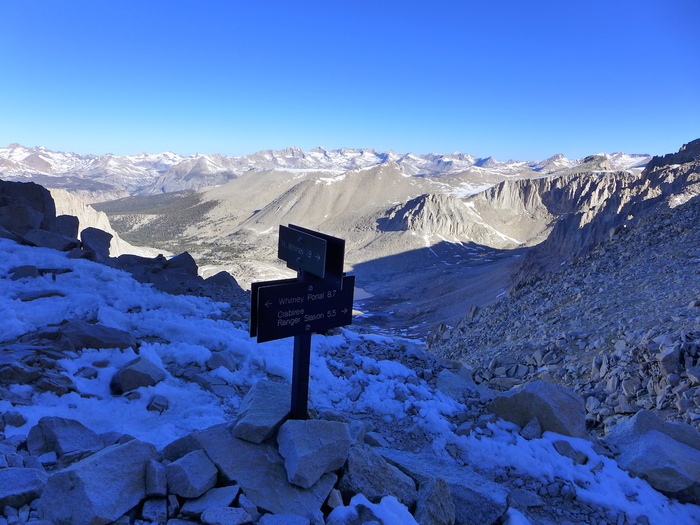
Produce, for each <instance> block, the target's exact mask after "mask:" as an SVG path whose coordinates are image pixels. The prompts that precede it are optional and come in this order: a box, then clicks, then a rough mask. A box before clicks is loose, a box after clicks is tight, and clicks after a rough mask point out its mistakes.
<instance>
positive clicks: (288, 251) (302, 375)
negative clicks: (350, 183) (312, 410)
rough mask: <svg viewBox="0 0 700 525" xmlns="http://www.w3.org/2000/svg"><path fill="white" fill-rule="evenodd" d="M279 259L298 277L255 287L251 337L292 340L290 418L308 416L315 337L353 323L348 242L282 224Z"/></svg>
mask: <svg viewBox="0 0 700 525" xmlns="http://www.w3.org/2000/svg"><path fill="white" fill-rule="evenodd" d="M277 256H278V257H279V258H280V259H282V260H283V261H286V262H287V266H288V267H289V268H292V269H294V270H296V271H297V278H296V279H282V280H278V281H264V282H258V283H253V284H252V286H251V305H250V336H251V337H257V338H258V343H264V342H266V341H273V340H275V339H282V338H284V337H291V336H294V362H293V364H292V404H291V411H290V417H291V418H292V419H306V418H308V409H307V405H308V398H309V366H310V358H311V334H312V333H316V332H325V331H326V330H329V329H331V328H336V327H338V326H345V325H348V324H351V323H352V300H353V293H354V289H355V276H353V275H349V276H348V275H345V274H344V273H343V264H344V258H345V241H344V240H343V239H339V238H338V237H332V236H330V235H326V234H323V233H320V232H316V231H313V230H307V229H306V228H302V227H301V226H295V225H293V224H290V225H289V226H282V225H280V233H279V244H278V246H277Z"/></svg>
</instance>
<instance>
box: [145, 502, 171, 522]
mask: <svg viewBox="0 0 700 525" xmlns="http://www.w3.org/2000/svg"><path fill="white" fill-rule="evenodd" d="M141 517H142V518H143V519H144V520H147V521H152V522H155V523H165V521H166V520H167V519H168V500H167V498H150V499H147V500H146V501H144V502H143V508H142V509H141Z"/></svg>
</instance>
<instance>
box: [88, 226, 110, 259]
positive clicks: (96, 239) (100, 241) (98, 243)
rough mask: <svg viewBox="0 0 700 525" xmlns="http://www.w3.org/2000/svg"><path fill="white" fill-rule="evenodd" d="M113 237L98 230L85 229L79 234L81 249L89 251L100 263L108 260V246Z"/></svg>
mask: <svg viewBox="0 0 700 525" xmlns="http://www.w3.org/2000/svg"><path fill="white" fill-rule="evenodd" d="M113 237H114V236H113V235H112V234H111V233H107V232H106V231H104V230H100V229H99V228H85V229H84V230H83V231H82V232H80V240H81V241H82V243H83V249H85V250H91V251H92V252H94V254H95V259H96V260H97V261H100V262H104V261H107V260H109V245H110V244H111V242H112V238H113Z"/></svg>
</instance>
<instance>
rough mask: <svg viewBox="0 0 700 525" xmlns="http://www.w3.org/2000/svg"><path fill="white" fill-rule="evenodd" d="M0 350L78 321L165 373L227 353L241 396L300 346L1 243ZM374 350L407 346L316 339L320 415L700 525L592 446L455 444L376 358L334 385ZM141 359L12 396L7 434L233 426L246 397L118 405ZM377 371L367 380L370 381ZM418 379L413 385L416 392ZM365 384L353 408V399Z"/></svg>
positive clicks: (194, 301)
mask: <svg viewBox="0 0 700 525" xmlns="http://www.w3.org/2000/svg"><path fill="white" fill-rule="evenodd" d="M0 254H2V255H1V256H0V342H1V343H8V342H11V341H14V340H15V339H16V338H17V337H19V336H21V335H23V334H25V333H27V332H31V331H35V330H39V329H42V328H45V327H46V326H48V325H53V324H58V323H61V322H62V321H63V320H65V319H71V318H80V319H84V320H88V321H97V322H99V323H102V324H104V325H106V326H109V327H114V328H118V329H121V330H127V331H129V332H131V333H133V334H134V335H135V336H136V337H137V338H138V339H139V340H141V341H142V344H141V346H140V349H139V353H140V355H143V356H145V357H147V358H148V359H149V360H151V361H153V362H154V363H156V364H157V365H159V366H160V367H162V368H163V370H166V372H167V369H166V365H168V364H170V365H172V364H177V365H180V366H187V365H188V364H191V363H192V364H200V365H201V364H203V363H205V362H206V361H207V360H208V358H209V357H210V356H211V353H212V351H223V352H230V353H231V354H233V355H234V356H235V358H236V360H237V362H238V364H239V367H238V369H237V370H236V371H230V370H228V369H226V368H223V367H222V368H219V369H217V370H215V371H214V372H212V373H213V374H214V375H215V376H216V377H218V378H220V379H221V380H223V381H225V382H226V383H227V384H229V385H231V386H234V387H238V388H239V391H241V392H244V391H246V390H247V388H248V387H250V386H251V385H253V384H254V383H256V382H257V381H258V380H260V379H262V378H264V377H267V376H268V374H270V375H273V376H278V377H281V378H283V379H286V380H291V369H292V353H293V348H292V340H291V339H286V340H280V341H272V342H269V343H264V344H257V343H256V342H255V340H254V339H251V338H250V337H249V336H248V333H247V329H246V327H245V326H244V325H243V324H242V323H238V324H235V323H232V322H230V321H227V320H225V319H224V318H222V309H223V308H224V307H225V306H226V305H224V304H222V303H217V302H214V301H212V300H210V299H207V298H200V297H191V296H172V295H168V294H165V293H162V292H159V291H157V290H154V289H152V288H151V287H150V286H149V285H144V284H140V283H138V282H136V281H134V280H133V279H132V278H131V276H130V275H129V274H127V273H125V272H123V271H120V270H115V269H112V268H109V267H107V266H103V265H100V264H97V263H93V262H90V261H86V260H74V259H68V258H66V256H65V254H64V253H61V252H57V251H53V250H50V249H44V248H30V247H25V246H20V245H18V244H16V243H14V242H13V241H9V240H5V239H0ZM22 265H33V266H37V267H39V268H65V269H70V270H72V271H71V272H68V273H61V274H58V275H56V278H55V280H54V279H53V278H52V274H47V275H44V276H43V277H38V278H31V279H30V278H25V279H20V280H17V281H13V280H11V279H9V278H8V275H9V274H10V272H11V270H12V269H13V268H16V267H18V266H22ZM46 290H55V291H57V292H60V294H62V295H55V296H52V297H45V298H41V299H37V300H33V301H28V302H22V301H21V300H20V295H21V294H24V293H26V292H39V291H46ZM363 341H364V342H372V343H376V344H378V345H391V344H400V341H395V340H394V339H392V338H388V337H384V336H379V335H374V334H360V333H356V332H354V331H353V330H352V329H351V328H349V329H343V330H341V331H340V332H339V333H337V334H336V335H331V336H323V335H315V336H314V337H313V348H312V358H311V371H310V373H311V381H310V394H309V397H310V403H311V405H312V406H313V407H314V408H315V409H317V410H319V411H322V410H335V411H342V412H344V413H346V414H350V415H352V414H362V415H364V416H366V415H371V416H373V417H375V418H376V419H377V420H380V421H384V422H385V423H387V424H392V425H395V428H397V429H399V428H406V427H407V426H408V425H412V426H418V427H419V428H421V429H422V431H424V432H425V433H426V435H428V436H429V440H428V443H429V444H430V445H429V446H430V448H431V449H432V451H434V453H435V454H436V455H438V456H439V457H442V458H445V459H451V456H450V455H449V454H448V452H447V451H446V447H447V448H450V447H451V448H452V449H453V450H454V449H455V448H456V450H457V451H458V453H459V457H460V458H461V459H462V460H464V461H466V462H468V463H469V464H471V465H475V466H478V467H479V468H480V469H489V470H497V469H503V468H506V467H507V468H512V469H515V471H516V472H517V473H519V474H522V475H523V476H530V477H533V478H537V479H543V480H550V481H551V480H553V479H554V477H555V476H556V477H557V478H558V479H564V480H569V481H571V482H572V483H573V486H574V487H575V490H576V494H577V497H578V499H579V500H580V501H583V502H590V503H593V504H596V505H600V506H602V507H604V508H607V509H612V510H615V511H617V512H619V511H624V512H625V513H627V514H628V515H629V516H633V517H636V516H642V515H645V516H647V517H648V519H649V522H650V523H652V524H658V525H665V524H668V523H679V524H680V523H684V524H688V523H700V508H699V507H697V506H693V505H682V504H679V503H678V502H676V501H674V500H669V499H668V498H666V497H665V496H663V495H661V494H660V493H658V492H656V491H655V490H653V489H652V488H651V487H650V486H649V485H648V484H647V483H646V482H645V481H643V480H641V479H637V478H632V477H630V476H629V475H628V474H627V473H626V472H624V471H622V470H621V469H620V468H619V467H618V466H617V464H616V463H615V462H614V461H613V460H611V459H609V458H606V457H604V456H601V455H599V454H597V453H596V452H595V451H594V450H593V446H592V444H591V443H590V442H588V441H586V440H583V439H576V438H568V437H563V436H560V435H557V434H552V433H545V434H544V436H543V437H542V438H541V439H534V440H529V441H528V440H525V439H523V438H522V437H521V436H520V435H519V434H518V428H517V427H516V426H515V425H512V424H510V423H506V422H504V421H502V420H499V421H497V422H495V423H492V424H489V425H488V432H483V431H481V430H482V429H477V431H474V432H472V433H471V434H470V435H468V436H459V435H456V434H455V433H454V430H455V424H454V423H453V422H451V420H450V416H453V415H455V414H458V413H460V412H464V411H465V410H467V407H465V406H464V405H463V404H461V403H458V402H457V401H455V400H454V399H452V398H451V397H449V396H447V395H445V394H443V393H442V392H440V391H438V390H435V389H434V388H432V387H431V386H430V385H429V384H428V383H427V382H426V381H424V380H423V379H419V378H417V377H416V374H415V372H414V371H413V370H411V369H409V368H407V367H406V366H404V365H403V364H401V363H398V362H395V361H389V360H382V359H375V358H374V357H372V356H371V355H359V354H356V355H355V356H354V359H355V363H356V364H357V365H358V368H357V372H356V373H354V374H353V375H352V376H351V377H345V375H342V374H334V373H333V370H334V369H337V367H338V366H341V365H342V363H339V362H338V360H337V358H336V354H337V353H338V352H340V350H341V349H343V350H347V349H348V348H349V347H350V346H351V344H352V343H353V342H354V343H357V342H363ZM135 356H136V354H135V352H134V351H133V350H131V349H128V350H125V351H120V350H118V349H112V350H106V349H102V350H94V349H92V350H91V349H86V350H84V351H83V352H82V353H81V354H80V355H77V354H76V355H75V356H73V357H72V358H70V359H64V360H62V361H60V362H59V364H60V365H61V366H62V367H63V368H64V369H65V370H66V372H67V373H68V374H69V375H70V376H71V377H73V380H74V383H75V385H76V387H77V388H78V390H79V393H78V392H72V393H69V394H66V395H62V396H58V395H56V394H53V393H37V392H34V391H33V390H32V388H31V387H28V386H16V387H14V388H13V389H12V394H14V395H15V396H19V397H22V398H24V399H25V400H26V404H27V406H21V407H19V408H17V407H14V406H13V405H12V404H11V403H10V401H8V400H6V399H0V412H4V411H8V410H21V412H22V414H23V415H24V416H25V417H26V418H27V420H28V421H27V423H26V424H25V425H23V426H21V427H19V428H15V427H10V426H8V427H7V429H6V434H7V435H8V436H10V435H14V434H17V435H26V434H27V433H28V432H29V429H30V428H31V427H32V426H33V425H35V424H36V423H37V422H38V420H39V419H40V418H41V417H43V416H49V415H50V416H60V417H65V418H71V419H75V420H78V421H80V422H82V423H83V424H84V425H86V426H87V427H89V428H91V429H93V430H95V431H97V432H109V431H116V432H120V433H127V434H130V435H132V436H134V437H136V438H138V439H141V440H144V441H148V442H151V443H153V444H155V445H156V446H158V447H162V446H164V445H166V444H168V443H170V442H171V441H173V440H174V439H176V438H179V437H181V436H184V435H186V434H187V433H189V432H190V431H192V430H195V429H203V428H207V427H209V426H212V425H215V424H218V423H222V422H225V421H228V420H231V419H232V418H233V417H234V415H235V413H236V411H237V408H238V406H239V404H240V401H241V398H240V397H237V396H233V395H232V396H230V397H227V398H221V397H218V396H215V395H214V394H212V393H209V392H207V391H205V390H203V389H202V388H200V387H199V386H198V385H197V384H196V383H194V382H188V381H184V380H183V379H181V378H178V377H175V376H173V375H171V374H170V373H167V377H166V379H165V380H164V381H162V382H160V383H158V384H157V385H155V386H152V387H142V388H140V389H139V392H140V393H141V397H140V398H139V399H129V398H127V397H124V396H121V397H116V396H112V395H111V394H110V390H109V382H110V378H111V377H112V376H113V375H114V373H115V372H116V370H117V369H118V368H119V367H120V366H121V365H123V364H124V363H126V362H128V361H129V360H131V359H133V358H134V357H135ZM96 361H108V363H109V364H108V366H106V367H105V368H100V369H99V373H98V376H97V377H95V378H93V379H87V378H82V377H80V376H75V375H74V374H76V373H77V372H78V371H79V370H80V369H81V368H82V367H85V366H91V365H92V364H93V363H95V362H96ZM370 371H371V373H369V372H370ZM409 379H410V381H409ZM360 384H362V385H364V388H363V391H362V394H361V395H360V396H359V398H357V401H354V402H353V401H351V400H350V398H349V396H348V393H349V392H350V391H352V390H353V388H355V387H357V386H358V385H360ZM154 394H161V395H163V396H165V397H166V398H167V399H168V400H169V408H168V409H167V410H166V411H164V412H163V413H162V414H159V413H157V412H151V411H148V410H147V409H146V405H147V400H148V399H150V398H151V397H152V396H153V395H154ZM562 439H565V440H568V441H570V442H571V443H572V445H574V447H575V448H576V449H577V450H581V451H583V452H584V453H585V454H586V455H587V456H588V457H589V458H590V460H589V462H588V463H586V464H585V465H577V464H574V462H573V461H572V460H571V459H569V458H567V457H565V456H562V455H560V454H558V453H557V452H556V451H555V450H554V447H553V441H556V440H562ZM358 503H363V504H364V505H367V506H371V508H372V509H373V510H374V511H375V514H377V516H380V517H381V518H382V519H383V520H385V523H387V524H393V523H401V524H406V523H413V521H412V520H413V518H412V517H411V516H410V514H409V513H408V510H407V509H406V508H405V507H404V506H403V505H401V504H400V503H399V502H398V501H396V500H395V499H394V498H384V500H382V502H381V503H378V504H370V503H369V502H367V501H366V500H364V499H363V497H362V496H357V497H356V498H355V499H353V501H352V502H351V504H350V506H348V507H343V508H339V509H336V510H335V511H334V512H337V513H338V514H342V513H352V512H353V510H352V508H353V506H355V505H357V504H358ZM507 519H508V521H507V523H510V524H511V525H521V524H525V523H528V521H527V519H526V518H525V517H524V516H523V515H522V514H520V513H519V512H517V511H514V510H512V509H511V510H510V511H509V513H508V518H507Z"/></svg>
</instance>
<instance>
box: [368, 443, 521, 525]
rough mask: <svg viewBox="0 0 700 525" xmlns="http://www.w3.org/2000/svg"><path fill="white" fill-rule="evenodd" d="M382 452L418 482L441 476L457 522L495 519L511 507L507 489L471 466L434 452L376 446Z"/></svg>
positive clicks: (465, 524) (476, 524) (470, 523)
mask: <svg viewBox="0 0 700 525" xmlns="http://www.w3.org/2000/svg"><path fill="white" fill-rule="evenodd" d="M377 450H379V452H380V453H381V455H382V456H383V457H384V458H386V459H387V460H388V461H390V462H391V463H392V464H393V465H396V466H397V467H398V468H400V469H401V470H402V471H403V472H405V473H406V474H408V475H409V476H410V477H411V478H413V479H414V480H416V481H417V482H418V483H420V484H423V483H427V482H428V481H430V480H431V479H433V478H435V477H440V478H442V479H444V480H445V482H446V483H447V484H448V485H449V487H450V493H451V494H452V500H453V502H454V506H455V519H456V523H457V525H481V524H484V523H494V522H496V520H497V519H499V518H500V517H501V516H502V515H503V514H504V513H505V512H506V510H507V509H508V504H507V502H506V498H507V496H508V492H507V490H506V489H504V488H503V487H502V486H501V485H499V484H498V483H494V482H492V481H489V480H488V479H486V478H485V477H483V476H481V475H480V474H478V473H476V472H474V471H473V470H472V469H471V468H470V467H468V466H459V465H457V464H455V463H453V462H450V461H446V460H440V459H438V458H436V457H435V456H434V455H432V454H412V453H409V452H405V451H400V450H393V449H377Z"/></svg>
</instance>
